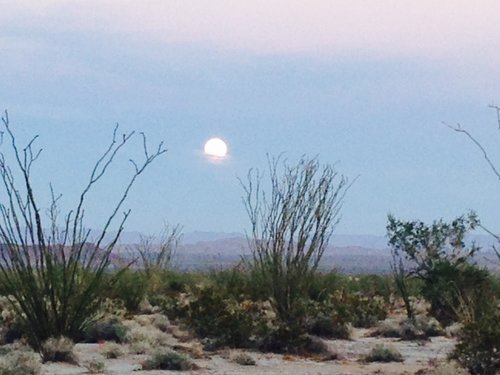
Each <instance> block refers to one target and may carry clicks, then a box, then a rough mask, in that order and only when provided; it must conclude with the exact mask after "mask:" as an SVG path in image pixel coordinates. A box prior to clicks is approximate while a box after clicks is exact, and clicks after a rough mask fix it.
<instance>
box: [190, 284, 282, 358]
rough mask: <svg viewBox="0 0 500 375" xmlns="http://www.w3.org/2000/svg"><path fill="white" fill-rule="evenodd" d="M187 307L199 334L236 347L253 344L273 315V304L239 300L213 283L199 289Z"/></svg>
mask: <svg viewBox="0 0 500 375" xmlns="http://www.w3.org/2000/svg"><path fill="white" fill-rule="evenodd" d="M184 309H185V311H186V320H187V322H188V324H189V325H190V326H191V327H192V328H193V329H194V330H195V332H196V333H197V334H198V335H200V336H202V337H208V338H212V339H215V341H216V342H217V344H218V345H227V346H231V347H235V348H238V347H248V346H252V345H253V344H252V340H254V339H255V337H256V336H259V335H260V334H261V331H263V330H265V329H266V326H267V323H268V322H269V320H270V319H272V318H274V314H273V312H272V310H271V307H270V305H268V304H264V303H257V302H253V301H250V300H243V301H241V302H240V301H238V300H236V299H234V298H232V297H230V296H228V295H226V294H225V291H224V290H220V289H219V288H216V287H214V286H200V287H199V288H197V289H196V290H195V291H194V296H191V299H190V300H189V302H188V303H187V304H186V306H185V307H184Z"/></svg>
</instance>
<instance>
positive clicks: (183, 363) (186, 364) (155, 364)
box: [142, 350, 194, 371]
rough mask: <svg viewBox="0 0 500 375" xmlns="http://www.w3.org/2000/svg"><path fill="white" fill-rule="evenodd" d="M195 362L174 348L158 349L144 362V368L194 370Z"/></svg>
mask: <svg viewBox="0 0 500 375" xmlns="http://www.w3.org/2000/svg"><path fill="white" fill-rule="evenodd" d="M193 368H194V364H193V362H192V361H191V359H190V358H189V357H188V356H186V355H185V354H180V353H177V352H174V351H172V350H166V351H158V352H156V353H154V354H153V355H152V356H151V357H150V358H149V359H147V360H146V361H144V362H143V363H142V369H143V370H175V371H187V370H192V369H193Z"/></svg>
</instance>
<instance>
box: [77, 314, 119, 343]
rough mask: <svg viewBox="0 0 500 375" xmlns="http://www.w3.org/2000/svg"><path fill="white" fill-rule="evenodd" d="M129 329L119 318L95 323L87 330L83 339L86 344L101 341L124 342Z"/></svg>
mask: <svg viewBox="0 0 500 375" xmlns="http://www.w3.org/2000/svg"><path fill="white" fill-rule="evenodd" d="M126 333H127V327H125V326H124V325H123V324H121V322H120V321H119V320H118V319H117V318H111V319H105V320H99V321H97V322H93V323H92V324H90V325H89V326H87V328H86V329H85V332H84V335H83V339H84V341H85V342H89V343H97V342H100V341H115V342H118V343H122V342H124V338H125V335H126Z"/></svg>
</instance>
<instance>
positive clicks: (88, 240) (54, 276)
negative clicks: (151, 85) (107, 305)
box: [0, 112, 166, 350]
mask: <svg viewBox="0 0 500 375" xmlns="http://www.w3.org/2000/svg"><path fill="white" fill-rule="evenodd" d="M1 125H2V126H3V128H4V129H3V133H2V134H3V135H4V138H5V139H3V141H4V142H3V143H2V145H1V149H0V182H1V183H2V188H3V193H2V198H1V199H0V243H1V249H0V273H1V274H2V276H3V277H2V279H3V282H4V283H5V285H4V287H5V289H6V290H7V291H8V298H9V301H10V302H11V304H12V306H13V307H14V309H15V311H16V312H17V315H18V316H19V318H20V320H21V322H22V323H23V325H24V328H25V330H26V333H27V335H28V338H29V341H30V343H31V345H32V346H33V347H34V348H35V349H38V350H41V345H42V343H43V342H44V341H45V340H46V339H48V338H49V337H59V336H68V337H70V338H73V339H76V340H77V339H78V338H80V337H81V334H82V331H83V330H84V329H85V327H86V326H87V325H88V324H89V322H91V321H92V320H93V319H94V318H95V315H96V313H97V312H98V310H99V308H100V303H101V301H102V299H103V290H104V288H103V283H104V276H105V271H106V270H107V269H108V266H109V265H110V260H111V252H112V250H113V247H114V246H115V244H116V242H117V240H118V238H119V236H120V234H121V232H122V230H123V225H124V223H125V221H126V220H127V218H128V216H129V214H130V210H127V211H125V212H124V213H123V216H121V218H119V216H120V215H119V211H120V209H121V207H122V205H123V203H124V201H125V200H126V199H127V197H128V194H129V192H130V189H131V188H132V186H133V185H134V183H135V181H136V180H137V178H138V177H139V176H140V175H141V174H142V173H143V172H144V170H145V169H146V168H147V167H148V166H149V165H150V164H151V163H152V162H153V161H154V160H155V159H156V158H157V157H159V156H160V155H162V154H164V153H165V152H166V150H165V149H164V148H163V143H160V144H159V145H158V146H157V147H156V148H155V150H154V152H152V153H151V152H150V151H149V150H148V147H147V143H146V137H145V136H144V134H143V133H141V135H142V146H143V152H144V158H143V160H142V161H140V162H139V161H134V160H131V163H132V165H133V171H132V173H131V175H130V177H129V179H128V182H127V183H126V185H125V186H124V188H123V190H122V192H121V195H119V196H118V199H117V203H116V204H115V206H114V208H113V209H112V211H111V213H110V214H109V216H108V217H107V219H106V221H105V224H104V227H103V228H102V229H101V230H100V232H99V233H98V235H97V236H93V235H92V236H91V232H90V230H88V229H86V228H85V226H84V207H85V203H86V199H87V195H88V194H89V192H90V191H91V190H92V188H93V187H94V186H95V185H96V184H97V183H99V181H100V180H101V179H102V178H103V176H104V175H105V174H106V172H107V171H108V170H109V168H110V166H111V165H112V163H113V161H114V160H115V158H116V157H117V155H118V154H119V153H120V152H121V151H122V149H123V148H124V146H125V145H126V144H127V143H128V142H129V141H130V140H131V138H132V137H133V136H134V132H130V133H127V134H122V135H120V134H118V125H117V126H116V127H115V129H114V131H113V135H112V139H111V142H110V143H109V145H108V147H107V149H106V150H105V151H104V152H103V153H102V155H100V157H99V158H98V160H97V162H96V163H95V164H94V166H93V169H92V171H91V173H90V177H89V179H88V182H87V184H86V185H85V186H84V188H83V190H82V192H81V194H80V196H79V200H78V202H77V204H76V207H75V208H74V209H73V210H71V211H69V212H68V213H67V214H66V215H65V216H64V217H63V218H62V219H60V218H59V216H60V209H59V205H58V201H59V198H60V196H56V195H55V194H54V192H53V190H52V188H51V191H52V200H51V205H50V207H49V209H48V210H47V211H48V215H42V214H41V212H43V211H42V210H41V208H40V206H39V202H38V199H37V193H36V191H35V186H33V181H32V177H31V170H32V167H33V166H34V163H35V162H36V160H37V159H38V157H39V155H40V152H41V149H37V148H35V141H36V139H37V138H38V136H35V137H33V138H32V139H31V141H30V142H29V143H28V144H27V146H26V147H24V148H20V147H19V146H18V144H17V141H16V136H15V134H14V132H13V131H12V129H11V125H10V122H9V117H8V114H7V112H5V115H4V117H2V124H1ZM9 155H10V156H11V157H13V160H8V156H9ZM19 177H20V178H19ZM17 178H19V180H18V179H17ZM115 222H117V224H118V225H117V227H118V230H117V232H116V234H115V235H113V238H112V239H111V240H110V241H109V240H108V241H106V240H105V238H106V235H107V233H108V231H109V230H110V228H111V226H112V225H113V226H114V225H115Z"/></svg>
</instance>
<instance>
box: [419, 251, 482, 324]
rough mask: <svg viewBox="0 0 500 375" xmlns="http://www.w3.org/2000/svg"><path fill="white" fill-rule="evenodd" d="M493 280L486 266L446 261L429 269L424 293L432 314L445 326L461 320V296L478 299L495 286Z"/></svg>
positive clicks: (437, 263)
mask: <svg viewBox="0 0 500 375" xmlns="http://www.w3.org/2000/svg"><path fill="white" fill-rule="evenodd" d="M491 285H492V284H491V279H490V276H489V273H488V271H487V270H485V269H481V268H479V267H477V266H475V265H472V264H468V263H460V264H453V263H451V262H449V261H446V260H443V261H438V262H435V263H434V264H433V266H432V267H431V268H430V269H429V270H428V274H427V277H426V279H425V282H424V287H423V288H422V295H423V296H424V298H425V299H426V300H427V301H429V302H430V304H431V309H430V314H431V315H432V316H434V317H435V318H436V319H437V320H438V321H439V322H440V323H441V324H442V325H444V326H447V325H449V324H451V323H453V322H456V321H458V316H457V311H459V309H460V295H462V294H467V295H469V296H472V297H471V298H476V297H474V296H473V295H477V296H478V297H479V295H480V294H482V293H485V292H487V291H488V290H490V288H491Z"/></svg>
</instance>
